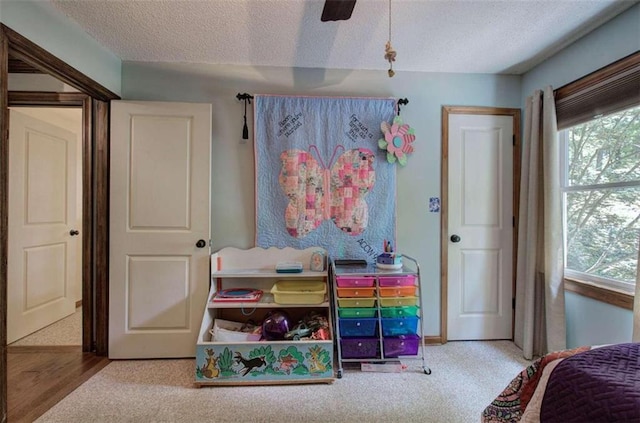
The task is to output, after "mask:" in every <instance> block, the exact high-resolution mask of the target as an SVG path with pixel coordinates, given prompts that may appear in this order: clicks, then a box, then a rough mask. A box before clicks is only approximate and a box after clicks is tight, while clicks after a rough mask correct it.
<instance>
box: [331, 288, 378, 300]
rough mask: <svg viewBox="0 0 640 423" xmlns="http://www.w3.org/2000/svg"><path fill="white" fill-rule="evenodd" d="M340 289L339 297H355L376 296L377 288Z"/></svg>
mask: <svg viewBox="0 0 640 423" xmlns="http://www.w3.org/2000/svg"><path fill="white" fill-rule="evenodd" d="M337 289H338V297H342V298H345V297H347V298H349V297H352V298H355V297H375V295H376V289H375V288H361V287H359V288H337Z"/></svg>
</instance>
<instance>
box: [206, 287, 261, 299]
mask: <svg viewBox="0 0 640 423" xmlns="http://www.w3.org/2000/svg"><path fill="white" fill-rule="evenodd" d="M260 298H262V290H260V289H253V288H229V289H221V290H220V291H218V292H216V295H214V296H213V298H212V301H213V302H258V301H260Z"/></svg>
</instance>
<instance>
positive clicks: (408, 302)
mask: <svg viewBox="0 0 640 423" xmlns="http://www.w3.org/2000/svg"><path fill="white" fill-rule="evenodd" d="M417 303H418V297H416V296H410V297H385V298H380V306H382V307H400V306H413V305H417Z"/></svg>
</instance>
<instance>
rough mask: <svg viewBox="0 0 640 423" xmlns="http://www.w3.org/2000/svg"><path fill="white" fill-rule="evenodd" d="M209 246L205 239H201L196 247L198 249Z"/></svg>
mask: <svg viewBox="0 0 640 423" xmlns="http://www.w3.org/2000/svg"><path fill="white" fill-rule="evenodd" d="M206 246H207V242H206V241H205V240H204V239H199V240H198V242H196V247H198V248H204V247H206Z"/></svg>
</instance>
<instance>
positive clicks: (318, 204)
mask: <svg viewBox="0 0 640 423" xmlns="http://www.w3.org/2000/svg"><path fill="white" fill-rule="evenodd" d="M339 149H342V150H344V147H343V146H341V145H339V146H337V147H336V148H335V149H334V151H333V156H331V159H330V160H329V166H331V163H332V162H333V160H334V158H335V156H336V154H337V152H338V150H339ZM311 151H314V152H315V153H316V155H317V156H318V159H317V160H316V159H315V158H314V157H313V155H312V154H311ZM280 160H281V162H282V169H281V171H280V176H279V178H278V182H279V183H280V186H281V187H282V189H283V190H284V192H285V194H286V195H287V197H288V198H289V204H288V205H287V208H286V209H285V213H284V217H285V224H286V227H287V232H289V234H290V235H291V236H293V237H296V238H303V237H305V236H306V235H308V234H309V233H310V232H312V231H313V230H315V229H316V228H317V227H318V226H320V224H321V223H322V222H323V221H324V220H327V219H331V220H332V221H333V223H334V224H335V225H336V226H337V227H338V228H339V229H340V230H342V231H343V232H346V233H348V234H350V235H358V234H361V233H362V232H363V231H364V230H365V229H366V228H367V224H368V220H369V208H368V205H367V202H366V201H365V196H366V195H367V193H368V192H369V191H371V189H372V188H373V185H374V184H375V180H376V174H375V170H374V167H373V164H374V161H375V154H374V153H373V152H372V151H371V150H369V149H366V148H354V149H351V150H346V151H345V152H344V153H342V154H341V155H340V156H339V157H338V159H337V160H336V162H335V163H334V164H333V166H331V169H329V167H328V166H326V165H325V163H324V162H323V161H322V158H321V157H320V153H319V151H318V148H317V147H316V146H315V145H312V146H311V147H309V151H304V150H297V149H291V150H286V151H284V152H282V154H280Z"/></svg>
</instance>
